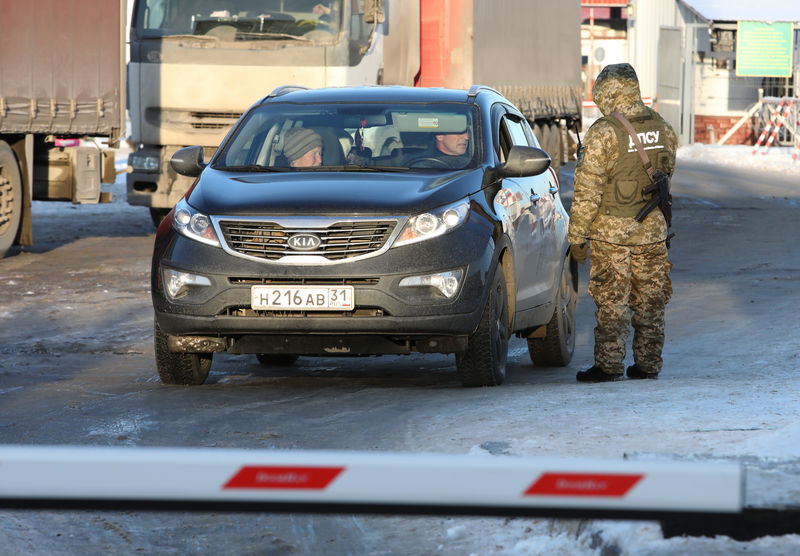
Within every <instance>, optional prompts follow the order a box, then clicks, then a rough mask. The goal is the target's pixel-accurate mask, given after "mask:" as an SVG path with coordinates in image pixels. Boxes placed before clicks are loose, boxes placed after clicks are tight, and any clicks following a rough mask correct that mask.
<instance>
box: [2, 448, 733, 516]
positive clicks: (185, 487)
mask: <svg viewBox="0 0 800 556" xmlns="http://www.w3.org/2000/svg"><path fill="white" fill-rule="evenodd" d="M742 504H743V478H742V470H741V468H740V466H739V465H735V464H723V463H697V462H673V461H670V462H654V461H628V460H612V459H561V458H544V457H543V458H533V457H515V456H488V455H487V456H476V455H443V454H408V453H392V452H344V451H305V450H297V451H294V450H233V449H215V448H183V449H179V448H174V449H173V448H127V447H105V448H101V447H63V446H59V447H44V446H0V507H7V508H23V507H29V508H45V507H46V508H120V509H125V508H136V509H153V510H165V509H177V508H180V509H203V510H209V509H215V508H217V509H233V510H258V511H265V510H268V509H273V510H275V509H278V510H280V509H286V508H291V509H294V510H300V511H305V510H322V511H337V510H342V509H346V510H347V511H353V510H354V509H355V510H357V511H366V512H370V511H387V509H388V510H391V511H396V512H401V513H402V512H409V511H412V512H418V513H431V512H434V511H435V512H444V513H475V514H486V515H497V514H505V515H565V514H567V515H586V516H599V515H614V516H627V517H630V518H634V519H637V518H645V517H646V516H653V515H661V514H676V513H686V512H689V513H709V514H734V513H737V512H740V511H741V510H742Z"/></svg>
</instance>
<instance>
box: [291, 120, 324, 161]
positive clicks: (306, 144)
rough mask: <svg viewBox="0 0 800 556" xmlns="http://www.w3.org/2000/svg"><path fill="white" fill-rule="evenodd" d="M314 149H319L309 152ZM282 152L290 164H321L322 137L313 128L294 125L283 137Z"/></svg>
mask: <svg viewBox="0 0 800 556" xmlns="http://www.w3.org/2000/svg"><path fill="white" fill-rule="evenodd" d="M314 149H319V152H316V153H311V152H310V151H313V150H314ZM283 154H284V156H285V157H286V159H287V160H288V161H289V164H291V165H292V166H297V167H304V166H306V167H308V166H321V165H322V137H320V136H319V134H318V133H317V132H316V131H314V130H313V129H309V128H306V127H294V128H292V129H290V130H289V131H287V132H286V135H285V136H284V138H283ZM306 155H309V156H308V157H306ZM306 158H308V160H305V159H306ZM300 159H303V160H300Z"/></svg>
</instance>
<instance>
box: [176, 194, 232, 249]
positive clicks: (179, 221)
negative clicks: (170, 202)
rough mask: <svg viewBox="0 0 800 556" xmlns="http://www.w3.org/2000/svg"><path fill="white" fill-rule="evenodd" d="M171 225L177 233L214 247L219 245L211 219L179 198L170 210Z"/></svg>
mask: <svg viewBox="0 0 800 556" xmlns="http://www.w3.org/2000/svg"><path fill="white" fill-rule="evenodd" d="M172 227H173V228H175V231H176V232H178V233H179V234H181V235H183V236H186V237H188V238H189V239H193V240H195V241H199V242H200V243H205V244H207V245H213V246H214V247H221V245H220V243H219V238H218V237H217V232H216V231H214V225H213V224H212V223H211V219H210V218H209V217H208V216H207V215H205V214H203V213H202V212H198V211H196V210H195V209H193V208H192V207H191V206H189V203H187V202H186V199H181V200H180V201H178V204H177V205H175V210H173V211H172Z"/></svg>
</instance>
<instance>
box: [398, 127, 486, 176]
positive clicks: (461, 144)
mask: <svg viewBox="0 0 800 556" xmlns="http://www.w3.org/2000/svg"><path fill="white" fill-rule="evenodd" d="M468 147H469V130H467V129H465V130H464V131H460V132H456V133H436V134H434V136H433V147H432V148H429V149H428V150H427V151H425V152H423V153H421V154H416V155H414V158H413V159H412V160H410V161H409V166H412V167H414V166H415V167H418V168H442V167H447V168H452V169H459V168H465V167H466V166H467V165H468V164H469V162H470V160H471V159H472V155H470V154H469V153H468V152H467V148H468ZM430 159H434V160H430ZM437 161H439V162H440V163H438V164H437Z"/></svg>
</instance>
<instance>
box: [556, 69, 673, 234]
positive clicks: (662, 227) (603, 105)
mask: <svg viewBox="0 0 800 556" xmlns="http://www.w3.org/2000/svg"><path fill="white" fill-rule="evenodd" d="M592 97H593V98H594V102H595V103H596V104H597V106H598V107H599V108H600V111H601V112H602V113H603V115H604V117H603V118H600V119H599V120H597V121H596V122H595V123H594V124H592V126H591V127H590V128H589V131H587V132H586V136H585V137H584V141H583V149H582V150H581V152H580V153H579V154H578V163H577V166H576V167H575V186H574V187H575V193H574V196H573V199H572V208H571V210H570V224H569V236H568V238H569V241H570V243H573V244H581V243H585V242H586V240H587V239H597V240H600V241H605V242H608V243H614V244H617V245H645V244H648V243H657V242H659V241H664V240H665V239H666V238H667V224H666V221H665V220H664V216H663V215H662V214H661V211H659V210H654V211H652V212H651V213H650V214H649V215H648V216H647V218H645V220H644V222H642V223H641V224H640V223H638V222H636V220H635V219H634V218H631V217H622V216H614V215H606V214H601V213H600V204H601V203H602V200H603V191H604V190H605V188H606V182H607V180H608V176H609V175H610V174H611V172H613V170H614V167H615V164H616V162H617V159H618V157H619V152H620V145H619V141H618V140H617V134H616V131H615V129H614V126H613V124H612V123H611V122H610V121H608V118H609V117H610V116H609V114H611V112H614V111H617V112H619V113H621V114H622V115H624V116H625V117H627V118H635V117H638V116H644V115H647V114H648V112H649V113H652V114H654V115H655V117H656V118H657V119H658V120H660V121H661V122H662V123H663V125H664V129H665V135H666V145H667V148H668V149H669V151H670V154H671V161H670V163H669V164H668V166H669V173H670V175H672V172H673V170H674V168H675V152H676V150H677V148H678V138H677V135H676V134H675V131H674V130H673V129H672V127H671V126H670V125H669V124H668V123H667V122H666V121H664V119H663V118H661V116H659V115H658V114H657V113H656V112H654V111H652V110H651V109H649V108H647V107H646V106H645V105H644V103H643V102H642V99H641V93H640V92H639V80H638V78H637V77H636V72H635V71H634V69H633V67H631V66H630V64H613V65H610V66H606V67H605V68H603V71H601V72H600V75H599V76H598V77H597V80H596V81H595V84H594V87H593V88H592ZM624 147H626V148H627V145H625V146H624Z"/></svg>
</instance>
